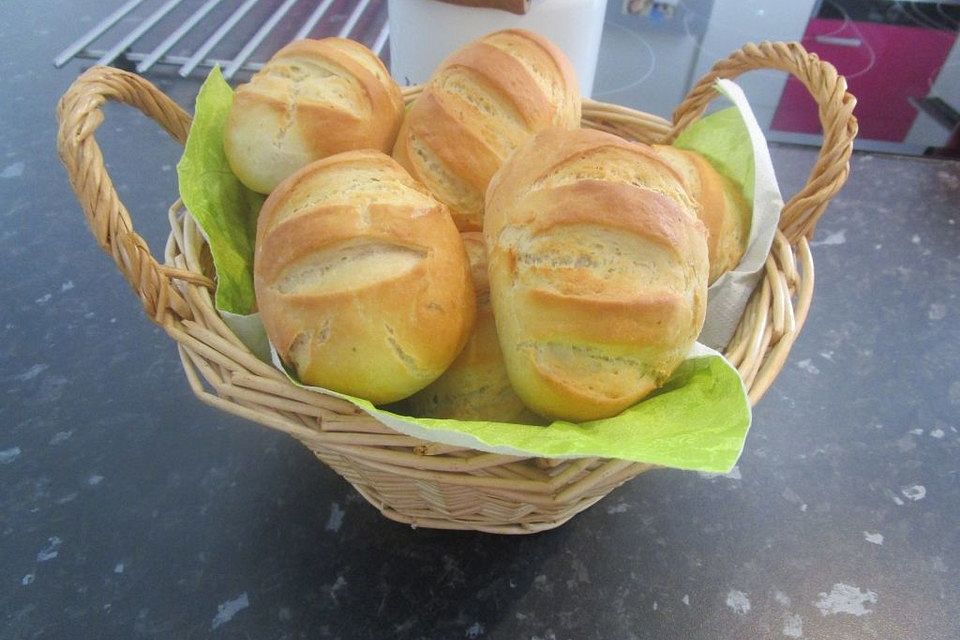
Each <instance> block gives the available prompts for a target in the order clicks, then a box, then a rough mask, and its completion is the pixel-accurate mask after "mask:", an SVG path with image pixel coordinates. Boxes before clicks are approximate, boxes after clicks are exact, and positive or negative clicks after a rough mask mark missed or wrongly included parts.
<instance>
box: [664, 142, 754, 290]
mask: <svg viewBox="0 0 960 640" xmlns="http://www.w3.org/2000/svg"><path fill="white" fill-rule="evenodd" d="M654 149H655V150H656V152H657V153H658V154H659V155H660V157H661V158H663V159H664V160H665V161H666V162H667V163H669V164H670V166H671V167H673V168H674V169H675V170H676V171H677V173H679V174H680V176H681V177H682V178H683V183H684V185H685V186H686V188H687V192H688V193H689V194H690V196H691V197H692V198H693V199H694V200H695V201H696V202H697V205H698V206H697V215H698V216H699V217H700V220H702V221H703V224H704V226H705V227H706V228H707V251H708V253H709V255H710V279H709V283H710V284H713V282H714V281H715V280H716V279H717V278H719V277H720V276H721V275H723V274H724V273H726V272H727V271H730V270H731V269H733V268H734V267H736V266H737V265H738V264H740V259H741V258H742V257H743V253H744V251H746V250H747V240H748V239H749V235H750V219H751V215H750V214H751V211H750V207H749V205H747V201H746V200H745V199H744V197H743V194H741V193H740V189H738V188H737V185H735V184H734V183H733V182H732V181H731V180H730V179H729V178H727V177H726V176H724V175H723V174H721V173H720V172H719V171H717V170H716V169H714V167H713V165H712V164H710V162H709V161H708V160H707V159H706V158H704V157H703V156H702V155H700V154H699V153H697V152H695V151H689V150H687V149H678V148H676V147H672V146H668V145H655V146H654Z"/></svg>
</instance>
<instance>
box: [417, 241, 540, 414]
mask: <svg viewBox="0 0 960 640" xmlns="http://www.w3.org/2000/svg"><path fill="white" fill-rule="evenodd" d="M462 237H463V244H464V246H465V247H466V249H467V255H468V256H469V257H470V271H471V274H472V278H473V288H474V291H476V294H477V321H476V324H475V325H474V328H473V332H472V333H471V334H470V339H469V340H468V341H467V346H465V347H464V348H463V351H461V352H460V355H459V356H457V359H456V360H454V361H453V364H451V365H450V368H449V369H447V370H446V371H445V372H444V373H443V375H442V376H440V377H439V378H437V380H436V381H435V382H433V383H432V384H431V385H429V386H428V387H427V388H425V389H423V390H422V391H420V392H418V393H416V394H414V395H413V396H411V397H410V398H409V399H408V401H407V403H408V406H409V409H410V410H411V411H412V412H413V413H414V415H419V416H426V417H430V418H454V419H457V420H492V421H496V422H521V423H527V424H530V423H536V422H540V418H539V417H537V416H535V415H533V414H532V413H531V412H530V411H529V410H528V409H527V408H526V407H525V406H524V404H523V402H522V401H521V400H520V398H518V397H517V394H516V393H514V392H513V388H512V387H511V386H510V379H509V378H508V377H507V368H506V366H505V365H504V363H503V353H501V351H500V342H499V341H498V340H497V326H496V324H495V323H494V320H493V309H492V308H491V307H490V285H489V280H488V279H487V256H486V250H485V249H484V246H483V235H482V234H480V233H477V232H469V233H464V234H462Z"/></svg>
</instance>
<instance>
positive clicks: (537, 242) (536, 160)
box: [484, 129, 708, 422]
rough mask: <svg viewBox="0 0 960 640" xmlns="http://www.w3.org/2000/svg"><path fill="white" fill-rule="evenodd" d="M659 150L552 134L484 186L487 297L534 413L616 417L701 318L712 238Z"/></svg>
mask: <svg viewBox="0 0 960 640" xmlns="http://www.w3.org/2000/svg"><path fill="white" fill-rule="evenodd" d="M694 207H695V205H694V203H693V201H692V200H691V199H690V198H689V196H688V195H687V194H686V191H685V190H684V188H683V186H682V184H681V181H680V176H679V175H677V173H676V172H675V171H674V170H673V169H671V168H670V167H669V165H667V164H666V163H664V162H663V161H662V160H661V159H660V158H659V157H658V156H657V155H656V154H655V153H654V152H653V151H652V150H651V149H650V148H649V147H647V146H645V145H640V144H635V143H629V142H626V141H624V140H622V139H620V138H618V137H616V136H613V135H610V134H607V133H602V132H599V131H593V130H588V129H580V130H576V131H558V130H550V131H545V132H543V133H541V134H539V135H538V136H536V138H534V139H533V140H531V141H530V142H528V143H527V144H526V145H524V146H523V147H521V148H520V149H518V150H517V151H516V152H515V153H514V154H513V155H512V156H511V157H510V159H509V160H508V161H507V162H506V163H505V164H504V166H503V168H502V169H501V170H500V171H499V172H498V173H497V175H496V176H495V177H494V179H493V180H492V181H491V183H490V187H489V189H488V190H487V210H486V218H485V226H484V238H485V240H486V243H487V255H488V259H489V267H488V271H489V276H490V296H491V300H492V302H493V310H494V314H495V316H496V320H497V332H498V334H499V336H500V344H501V346H502V348H503V355H504V360H505V362H506V365H507V372H508V374H509V376H510V381H511V383H512V384H513V388H514V390H515V391H516V392H517V395H519V396H520V398H521V399H522V400H523V401H524V403H525V404H526V405H527V406H528V407H529V408H530V409H532V410H534V411H536V412H537V413H539V414H541V415H543V416H546V417H549V418H558V419H565V420H571V421H574V422H582V421H584V420H592V419H597V418H604V417H609V416H612V415H616V414H618V413H620V412H621V411H623V410H624V409H626V408H627V407H629V406H631V405H633V404H634V403H636V402H637V401H639V400H640V399H642V398H643V397H644V396H646V395H647V394H649V393H650V392H651V391H653V390H654V389H656V388H657V387H659V386H660V385H661V384H663V382H664V381H665V380H666V379H667V378H668V377H669V376H670V374H671V373H672V372H673V370H674V369H675V368H676V367H677V365H678V364H679V363H680V362H681V361H682V360H683V359H684V357H685V356H686V354H687V352H688V351H689V349H690V347H691V345H692V344H693V342H694V341H695V340H696V337H697V335H698V334H699V333H700V329H701V327H702V325H703V319H704V313H705V309H706V300H707V272H708V263H707V245H706V237H705V233H704V228H703V224H702V223H701V222H700V221H699V220H697V218H696V214H695V211H694Z"/></svg>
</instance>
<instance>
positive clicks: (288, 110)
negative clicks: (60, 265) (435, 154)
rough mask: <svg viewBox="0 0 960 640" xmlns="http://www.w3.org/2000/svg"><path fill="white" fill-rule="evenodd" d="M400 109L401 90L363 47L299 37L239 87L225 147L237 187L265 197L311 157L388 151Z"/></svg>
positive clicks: (231, 113) (401, 104)
mask: <svg viewBox="0 0 960 640" xmlns="http://www.w3.org/2000/svg"><path fill="white" fill-rule="evenodd" d="M403 109H404V106H403V97H402V96H401V94H400V88H399V87H398V86H397V84H396V83H395V82H394V81H393V79H392V78H391V77H390V75H389V73H388V72H387V70H386V68H385V67H384V66H383V63H382V62H380V60H379V58H377V57H376V55H374V54H373V52H372V51H370V50H369V49H367V48H366V47H364V46H363V45H361V44H359V43H357V42H354V41H352V40H347V39H344V38H325V39H323V40H297V41H294V42H291V43H290V44H288V45H287V46H285V47H283V48H282V49H280V50H279V51H278V52H277V53H276V54H274V55H273V57H272V58H270V60H269V61H268V62H267V63H266V65H265V66H264V67H263V69H261V70H260V71H259V72H257V73H256V74H254V76H253V77H252V78H251V80H250V82H248V83H246V84H242V85H240V86H239V87H237V89H236V92H235V94H234V101H233V105H232V106H231V109H230V115H229V117H228V119H227V125H226V131H225V135H224V150H225V152H226V154H227V159H228V161H229V162H230V168H231V169H232V170H233V172H234V174H236V175H237V177H238V178H239V179H240V181H241V182H243V183H244V184H245V185H246V186H247V187H249V188H250V189H252V190H254V191H257V192H259V193H269V192H270V191H271V190H272V189H273V188H274V187H276V185H277V184H278V183H279V182H280V181H281V180H283V179H284V178H286V177H287V176H289V175H290V174H292V173H293V172H294V171H296V170H297V169H299V168H300V167H302V166H304V165H306V164H308V163H309V162H312V161H314V160H317V159H320V158H324V157H326V156H329V155H333V154H336V153H341V152H344V151H350V150H354V149H378V150H380V151H383V152H386V153H389V152H390V150H391V149H392V148H393V144H394V141H395V140H396V136H397V131H398V130H399V128H400V123H401V121H402V119H403Z"/></svg>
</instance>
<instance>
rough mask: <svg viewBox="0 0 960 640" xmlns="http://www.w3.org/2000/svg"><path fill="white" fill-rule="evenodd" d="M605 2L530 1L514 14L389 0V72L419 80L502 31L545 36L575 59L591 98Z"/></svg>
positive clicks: (428, 0) (427, 0)
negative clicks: (478, 40)
mask: <svg viewBox="0 0 960 640" xmlns="http://www.w3.org/2000/svg"><path fill="white" fill-rule="evenodd" d="M606 5H607V2H606V0H533V1H532V2H531V3H530V10H529V11H527V13H526V14H524V15H516V14H513V13H509V12H507V11H500V10H498V9H479V8H476V7H461V6H458V5H453V4H448V3H446V2H439V1H438V0H389V4H388V8H389V14H390V72H391V74H392V75H393V77H394V78H396V80H397V82H399V83H400V84H421V83H423V82H426V81H427V79H429V78H430V75H431V74H432V73H433V71H434V69H436V68H437V66H438V65H439V64H440V62H441V61H442V60H443V59H444V58H446V57H447V56H448V55H449V54H451V53H453V52H454V51H455V50H456V49H458V48H459V47H461V46H463V45H465V44H466V43H468V42H470V41H471V40H474V39H476V38H479V37H481V36H484V35H486V34H488V33H490V32H492V31H499V30H501V29H511V28H519V29H527V30H529V31H533V32H535V33H539V34H540V35H543V36H545V37H547V38H548V39H549V40H550V41H551V42H553V43H554V44H556V45H557V46H558V47H560V49H562V50H563V52H564V53H565V54H567V57H569V58H570V60H571V61H572V62H573V66H574V69H576V73H577V79H578V81H579V83H580V93H581V94H582V95H583V96H584V97H586V98H589V97H590V94H591V92H592V91H593V76H594V73H595V72H596V70H597V55H598V54H599V52H600V35H601V33H602V32H603V17H604V14H605V13H606Z"/></svg>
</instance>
